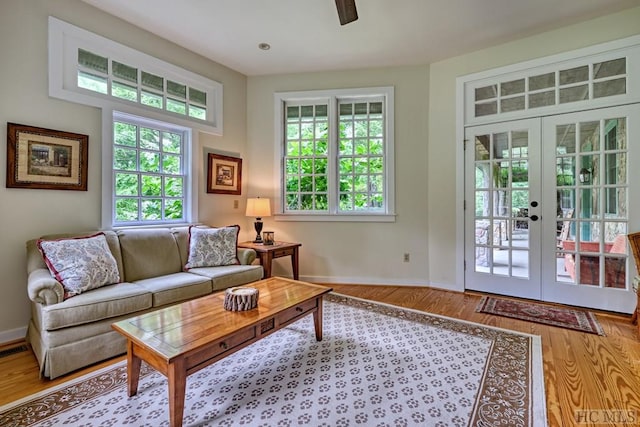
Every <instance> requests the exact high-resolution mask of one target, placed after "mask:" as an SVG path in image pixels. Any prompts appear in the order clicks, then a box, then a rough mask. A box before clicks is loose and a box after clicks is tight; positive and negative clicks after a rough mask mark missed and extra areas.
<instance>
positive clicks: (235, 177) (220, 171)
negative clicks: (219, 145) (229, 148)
mask: <svg viewBox="0 0 640 427" xmlns="http://www.w3.org/2000/svg"><path fill="white" fill-rule="evenodd" d="M241 191H242V159H241V158H239V157H230V156H222V155H220V154H214V153H209V157H208V167H207V193H214V194H236V195H239V194H240V193H241Z"/></svg>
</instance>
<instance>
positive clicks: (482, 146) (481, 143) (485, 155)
mask: <svg viewBox="0 0 640 427" xmlns="http://www.w3.org/2000/svg"><path fill="white" fill-rule="evenodd" d="M489 141H490V139H489V135H478V136H476V160H489Z"/></svg>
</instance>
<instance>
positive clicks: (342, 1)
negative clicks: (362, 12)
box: [336, 0, 358, 25]
mask: <svg viewBox="0 0 640 427" xmlns="http://www.w3.org/2000/svg"><path fill="white" fill-rule="evenodd" d="M336 7H337V8H338V18H340V25H346V24H348V23H349V22H353V21H355V20H357V19H358V11H357V10H356V0H336Z"/></svg>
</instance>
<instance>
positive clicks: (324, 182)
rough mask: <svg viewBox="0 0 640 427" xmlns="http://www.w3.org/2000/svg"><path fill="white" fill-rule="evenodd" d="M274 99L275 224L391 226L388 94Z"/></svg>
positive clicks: (330, 93)
mask: <svg viewBox="0 0 640 427" xmlns="http://www.w3.org/2000/svg"><path fill="white" fill-rule="evenodd" d="M275 97H276V114H277V115H278V117H277V119H278V123H280V124H281V125H280V126H279V129H278V132H277V133H278V136H277V138H276V140H277V145H278V147H277V149H278V152H279V153H281V159H280V160H281V161H280V163H279V165H278V166H279V169H280V180H279V182H280V183H281V188H280V194H279V214H280V215H279V216H278V219H281V220H329V221H335V220H345V221H349V220H353V221H393V220H394V193H393V179H394V158H393V88H389V87H384V88H367V89H343V90H334V91H310V92H287V93H277V94H276V95H275Z"/></svg>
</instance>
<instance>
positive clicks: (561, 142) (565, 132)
mask: <svg viewBox="0 0 640 427" xmlns="http://www.w3.org/2000/svg"><path fill="white" fill-rule="evenodd" d="M575 152H576V125H575V124H573V123H572V124H569V125H561V126H557V127H556V154H560V155H561V154H574V153H575Z"/></svg>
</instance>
